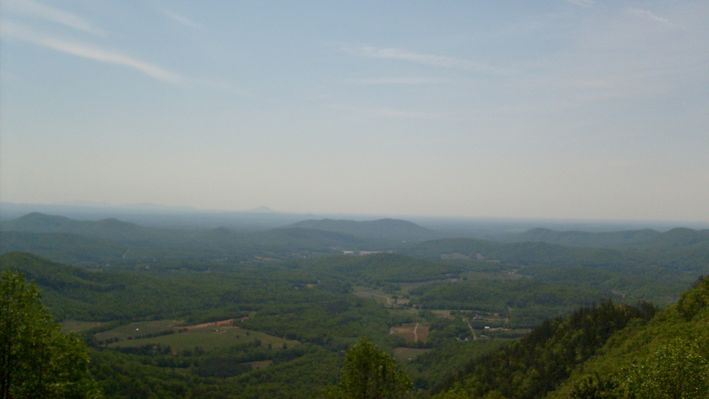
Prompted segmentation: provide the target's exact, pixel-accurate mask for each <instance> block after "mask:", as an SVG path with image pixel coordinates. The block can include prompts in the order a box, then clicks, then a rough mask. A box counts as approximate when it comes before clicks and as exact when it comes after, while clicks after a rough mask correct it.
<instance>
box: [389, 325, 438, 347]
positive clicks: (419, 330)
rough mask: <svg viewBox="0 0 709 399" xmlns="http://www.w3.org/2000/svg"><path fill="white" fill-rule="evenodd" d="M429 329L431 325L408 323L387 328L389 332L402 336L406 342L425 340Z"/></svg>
mask: <svg viewBox="0 0 709 399" xmlns="http://www.w3.org/2000/svg"><path fill="white" fill-rule="evenodd" d="M430 330H431V326H430V325H429V324H423V323H410V324H402V325H400V326H395V327H392V328H391V329H389V334H392V335H398V336H400V337H402V338H404V340H406V342H409V343H416V342H426V340H427V339H428V334H429V332H430Z"/></svg>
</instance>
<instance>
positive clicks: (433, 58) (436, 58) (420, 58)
mask: <svg viewBox="0 0 709 399" xmlns="http://www.w3.org/2000/svg"><path fill="white" fill-rule="evenodd" d="M342 49H343V50H344V51H345V52H347V53H349V54H352V55H356V56H358V57H365V58H377V59H383V60H393V61H403V62H410V63H414V64H419V65H428V66H433V67H439V68H448V69H458V70H463V71H468V72H477V73H485V74H493V75H501V74H509V73H510V72H511V71H510V70H508V69H505V68H500V67H497V66H493V65H488V64H484V63H479V62H474V61H471V60H467V59H463V58H456V57H449V56H445V55H438V54H430V53H418V52H414V51H410V50H406V49H401V48H383V47H373V46H366V45H365V46H358V47H343V48H342Z"/></svg>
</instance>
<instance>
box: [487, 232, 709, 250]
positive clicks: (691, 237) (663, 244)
mask: <svg viewBox="0 0 709 399" xmlns="http://www.w3.org/2000/svg"><path fill="white" fill-rule="evenodd" d="M499 238H500V239H501V240H502V241H507V242H545V243H549V244H558V245H564V246H571V247H596V248H664V249H667V248H676V247H682V246H693V245H701V244H705V245H706V244H709V230H693V229H689V228H684V227H677V228H673V229H671V230H668V231H665V232H659V231H657V230H652V229H642V230H625V231H610V232H586V231H558V230H550V229H545V228H535V229H531V230H528V231H525V232H523V233H519V234H509V235H505V236H501V237H499Z"/></svg>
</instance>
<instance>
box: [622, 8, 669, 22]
mask: <svg viewBox="0 0 709 399" xmlns="http://www.w3.org/2000/svg"><path fill="white" fill-rule="evenodd" d="M626 11H627V12H628V14H630V15H633V16H636V17H638V18H642V19H644V20H646V21H650V22H654V23H656V24H660V25H664V26H674V24H673V23H672V22H670V20H669V19H667V18H665V17H661V16H659V15H657V14H655V13H654V12H652V11H650V10H645V9H642V8H628V9H627V10H626Z"/></svg>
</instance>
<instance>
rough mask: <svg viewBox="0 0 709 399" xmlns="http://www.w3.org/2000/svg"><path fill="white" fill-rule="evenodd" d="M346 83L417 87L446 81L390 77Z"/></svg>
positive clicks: (361, 79) (415, 77)
mask: <svg viewBox="0 0 709 399" xmlns="http://www.w3.org/2000/svg"><path fill="white" fill-rule="evenodd" d="M347 81H348V82H350V83H354V84H358V85H364V86H418V85H430V84H438V83H443V82H446V81H447V79H443V78H433V77H419V76H391V77H379V78H357V79H348V80H347Z"/></svg>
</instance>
